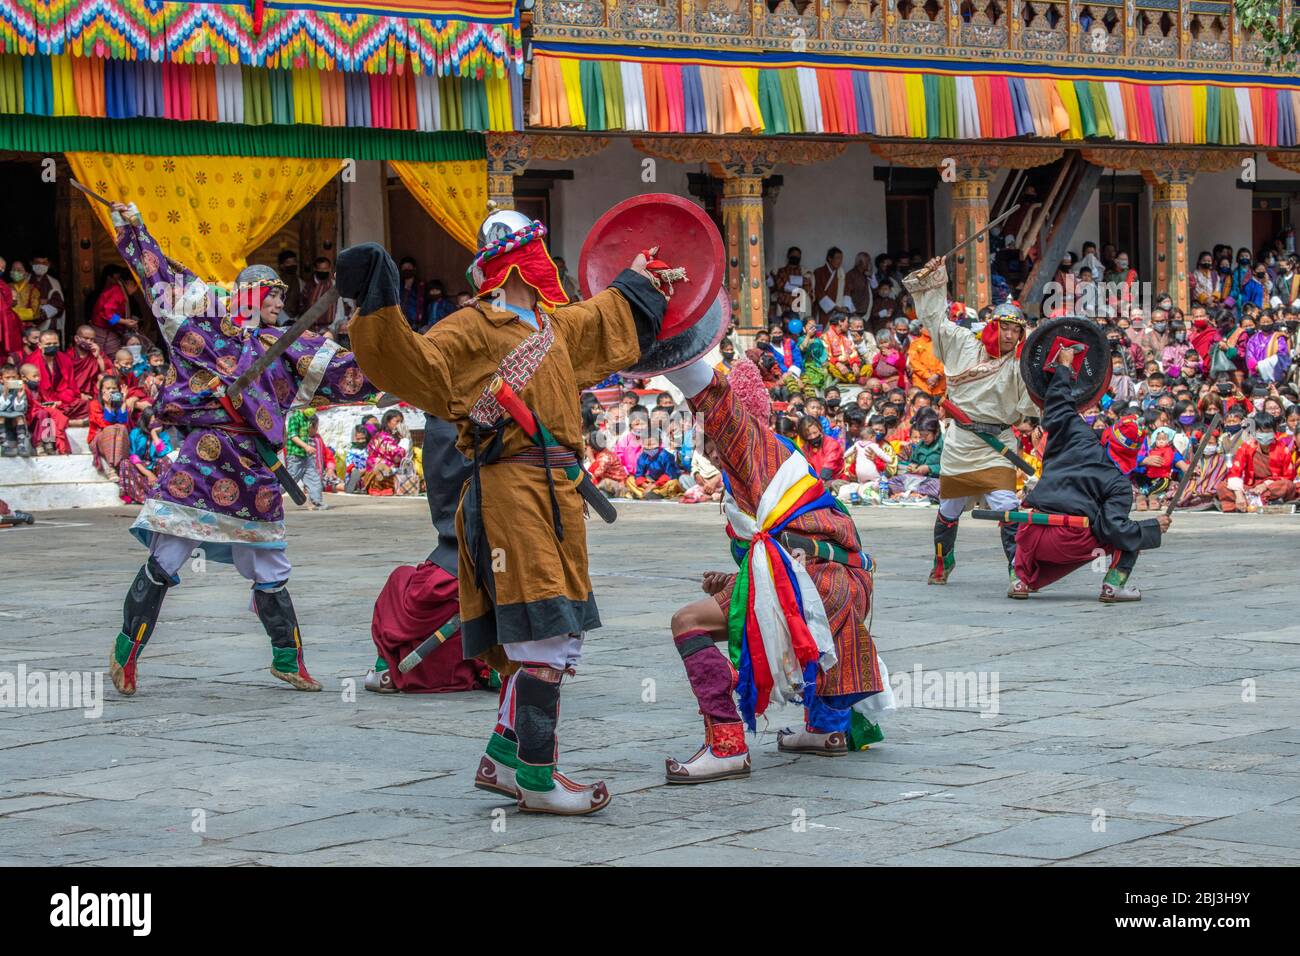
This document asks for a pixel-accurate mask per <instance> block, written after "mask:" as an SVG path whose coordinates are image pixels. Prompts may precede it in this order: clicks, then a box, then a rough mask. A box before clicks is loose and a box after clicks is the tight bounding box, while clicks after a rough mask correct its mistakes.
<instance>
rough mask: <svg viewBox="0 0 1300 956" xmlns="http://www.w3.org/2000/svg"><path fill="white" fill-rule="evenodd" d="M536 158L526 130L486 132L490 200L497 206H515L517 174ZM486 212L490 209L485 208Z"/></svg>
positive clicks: (499, 207)
mask: <svg viewBox="0 0 1300 956" xmlns="http://www.w3.org/2000/svg"><path fill="white" fill-rule="evenodd" d="M532 158H533V149H532V139H531V137H529V136H528V135H526V134H524V133H488V134H487V181H488V182H487V185H488V201H490V202H495V203H496V204H497V208H498V209H514V208H515V177H516V176H518V175H519V174H520V173H522V172H523V171H524V170H525V169H527V168H528V162H529V160H531V159H532ZM483 214H484V215H485V216H486V215H487V210H486V209H485V210H483Z"/></svg>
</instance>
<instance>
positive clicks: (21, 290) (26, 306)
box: [9, 259, 45, 330]
mask: <svg viewBox="0 0 1300 956" xmlns="http://www.w3.org/2000/svg"><path fill="white" fill-rule="evenodd" d="M9 287H10V288H11V289H13V290H14V305H13V308H14V312H15V313H16V314H17V315H18V318H19V320H20V321H21V322H22V323H23V324H24V325H27V324H31V325H34V326H35V327H36V328H38V329H42V330H43V329H44V328H45V326H44V324H43V323H42V322H41V318H42V316H41V310H40V305H41V296H40V293H39V292H38V291H37V289H36V287H35V286H34V285H33V284H32V274H31V272H29V271H28V269H27V266H26V265H25V264H24V263H23V261H22V260H21V259H15V260H14V261H13V262H11V263H9Z"/></svg>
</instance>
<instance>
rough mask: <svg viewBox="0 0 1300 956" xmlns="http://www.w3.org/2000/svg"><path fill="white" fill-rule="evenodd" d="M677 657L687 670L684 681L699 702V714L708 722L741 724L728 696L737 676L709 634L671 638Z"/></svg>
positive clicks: (682, 635) (705, 632)
mask: <svg viewBox="0 0 1300 956" xmlns="http://www.w3.org/2000/svg"><path fill="white" fill-rule="evenodd" d="M673 643H674V644H676V645H677V653H679V654H680V655H681V656H682V663H683V664H684V665H685V666H686V679H687V680H688V681H690V684H691V690H692V691H693V692H694V693H695V699H696V700H697V701H698V702H699V705H700V713H701V714H703V715H704V717H705V720H706V723H707V721H709V720H714V721H718V722H721V723H734V722H738V721H739V720H740V713H739V711H737V710H736V703H735V700H734V699H733V698H732V696H731V692H732V690H734V689H735V686H736V673H735V671H734V670H733V668H732V666H731V661H729V660H727V658H726V655H724V654H723V653H722V651H720V650H718V646H717V644H715V643H714V642H713V638H712V637H711V636H710V635H709V632H708V631H688V632H687V633H685V634H681V635H679V636H677V637H674V638H673Z"/></svg>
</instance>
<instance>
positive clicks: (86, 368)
mask: <svg viewBox="0 0 1300 956" xmlns="http://www.w3.org/2000/svg"><path fill="white" fill-rule="evenodd" d="M63 354H64V355H66V356H67V357H68V358H69V359H70V360H71V361H72V380H73V386H72V387H73V389H74V390H75V391H76V393H77V394H78V395H89V396H90V397H91V399H94V398H98V392H99V380H100V378H102V377H103V376H105V375H109V374H111V373H112V372H113V363H112V361H110V360H109V358H108V356H106V355H105V354H104V353H103V352H99V353H98V354H96V353H94V352H83V351H82V350H81V349H79V348H77V346H76V345H69V346H68V347H67V348H66V349H64V350H63Z"/></svg>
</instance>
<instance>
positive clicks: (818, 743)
mask: <svg viewBox="0 0 1300 956" xmlns="http://www.w3.org/2000/svg"><path fill="white" fill-rule="evenodd" d="M776 749H777V750H779V751H781V752H782V753H788V754H789V753H794V754H817V755H818V756H820V757H842V756H843V755H844V754H846V753H848V752H849V741H848V738H847V737H845V736H844V734H842V733H840V732H839V731H836V732H835V733H833V734H815V733H813V732H812V731H811V730H806V729H802V728H801V729H799V730H796V729H795V728H793V727H786V728H785V729H784V730H778V731H777V732H776Z"/></svg>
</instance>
